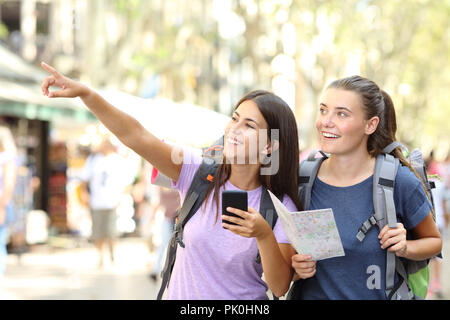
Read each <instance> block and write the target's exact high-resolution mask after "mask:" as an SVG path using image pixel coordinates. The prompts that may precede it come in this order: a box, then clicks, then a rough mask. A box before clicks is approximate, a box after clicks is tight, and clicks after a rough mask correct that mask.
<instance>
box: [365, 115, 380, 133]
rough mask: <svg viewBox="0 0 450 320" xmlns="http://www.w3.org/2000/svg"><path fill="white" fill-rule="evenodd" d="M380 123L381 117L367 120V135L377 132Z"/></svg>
mask: <svg viewBox="0 0 450 320" xmlns="http://www.w3.org/2000/svg"><path fill="white" fill-rule="evenodd" d="M379 123H380V118H378V117H372V118H370V119H369V120H367V123H366V126H365V133H366V134H367V135H371V134H372V133H374V132H375V130H377V128H378V124H379Z"/></svg>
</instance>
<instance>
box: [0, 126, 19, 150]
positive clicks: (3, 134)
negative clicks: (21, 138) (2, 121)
mask: <svg viewBox="0 0 450 320" xmlns="http://www.w3.org/2000/svg"><path fill="white" fill-rule="evenodd" d="M5 151H6V152H9V153H12V154H16V153H17V148H16V144H15V142H14V138H13V136H12V134H11V130H9V128H8V127H5V126H0V152H5Z"/></svg>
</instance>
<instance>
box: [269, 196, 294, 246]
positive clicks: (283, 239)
mask: <svg viewBox="0 0 450 320" xmlns="http://www.w3.org/2000/svg"><path fill="white" fill-rule="evenodd" d="M283 205H284V206H285V207H286V209H288V210H289V212H294V211H298V209H297V207H296V206H295V204H294V201H292V199H291V198H290V197H289V196H287V195H285V196H284V198H283ZM273 233H274V234H275V238H276V239H277V242H278V243H291V242H290V241H289V239H288V238H287V236H286V233H285V232H284V230H283V227H282V225H281V222H280V219H277V222H276V223H275V227H274V228H273Z"/></svg>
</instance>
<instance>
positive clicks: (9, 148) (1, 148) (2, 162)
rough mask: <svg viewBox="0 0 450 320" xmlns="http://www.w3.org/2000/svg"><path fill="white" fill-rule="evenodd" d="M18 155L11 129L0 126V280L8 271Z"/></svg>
mask: <svg viewBox="0 0 450 320" xmlns="http://www.w3.org/2000/svg"><path fill="white" fill-rule="evenodd" d="M16 155H17V148H16V145H15V143H14V139H13V137H12V134H11V131H10V130H9V128H7V127H3V126H2V127H0V280H1V278H2V277H3V275H4V273H5V271H6V258H7V254H8V252H7V249H6V244H7V240H8V224H9V223H10V222H12V220H13V218H14V211H13V207H12V202H11V200H12V196H13V194H14V188H15V183H16V177H17V165H16V159H15V158H16Z"/></svg>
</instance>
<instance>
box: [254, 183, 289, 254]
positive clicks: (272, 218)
mask: <svg viewBox="0 0 450 320" xmlns="http://www.w3.org/2000/svg"><path fill="white" fill-rule="evenodd" d="M282 200H283V199H280V201H282ZM259 213H261V215H262V216H263V217H264V219H265V220H266V221H267V223H268V224H269V226H270V227H271V228H272V230H273V228H274V227H275V224H276V223H277V220H278V214H277V212H276V210H275V206H274V205H273V202H272V199H270V195H269V192H267V189H266V188H265V187H264V186H263V188H262V192H261V202H260V205H259ZM255 262H256V263H261V257H260V255H259V251H258V254H257V256H256V259H255Z"/></svg>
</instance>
